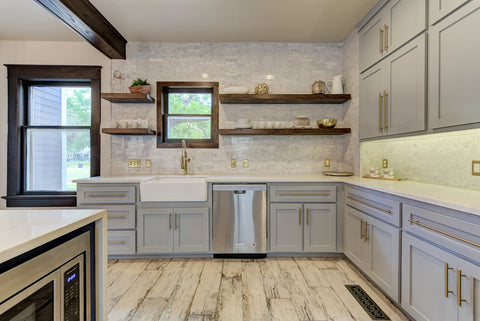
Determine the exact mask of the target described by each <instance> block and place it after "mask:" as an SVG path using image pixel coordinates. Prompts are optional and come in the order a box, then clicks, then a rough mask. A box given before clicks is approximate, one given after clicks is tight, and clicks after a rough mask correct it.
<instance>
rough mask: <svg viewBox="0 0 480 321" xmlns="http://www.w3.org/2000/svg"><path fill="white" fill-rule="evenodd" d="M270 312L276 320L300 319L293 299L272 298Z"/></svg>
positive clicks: (291, 320) (290, 320)
mask: <svg viewBox="0 0 480 321" xmlns="http://www.w3.org/2000/svg"><path fill="white" fill-rule="evenodd" d="M270 313H271V315H272V320H275V321H296V320H298V321H300V319H299V318H298V315H297V313H296V312H295V307H294V306H293V303H292V300H291V299H270Z"/></svg>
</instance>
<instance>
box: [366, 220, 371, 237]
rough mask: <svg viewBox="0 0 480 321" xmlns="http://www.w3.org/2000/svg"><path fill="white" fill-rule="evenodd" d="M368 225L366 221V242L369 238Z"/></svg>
mask: <svg viewBox="0 0 480 321" xmlns="http://www.w3.org/2000/svg"><path fill="white" fill-rule="evenodd" d="M369 225H370V224H368V223H367V221H365V241H368V240H369V239H370V238H369V237H368V226H369Z"/></svg>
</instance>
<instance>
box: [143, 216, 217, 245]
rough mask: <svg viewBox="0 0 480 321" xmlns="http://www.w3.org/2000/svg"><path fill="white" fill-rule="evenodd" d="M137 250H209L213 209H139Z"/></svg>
mask: <svg viewBox="0 0 480 321" xmlns="http://www.w3.org/2000/svg"><path fill="white" fill-rule="evenodd" d="M137 235H138V237H137V252H138V253H142V254H172V253H208V252H209V241H210V237H209V209H208V208H207V207H192V208H153V207H152V208H139V210H138V234H137Z"/></svg>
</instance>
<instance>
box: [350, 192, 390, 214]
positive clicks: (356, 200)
mask: <svg viewBox="0 0 480 321" xmlns="http://www.w3.org/2000/svg"><path fill="white" fill-rule="evenodd" d="M347 198H349V199H351V200H354V201H355V202H359V203H361V204H363V205H367V206H370V207H373V208H374V209H377V210H379V211H382V212H385V213H392V211H390V210H386V209H384V208H381V207H378V206H375V205H373V204H370V203H367V202H364V201H362V200H359V199H358V198H356V197H353V196H347Z"/></svg>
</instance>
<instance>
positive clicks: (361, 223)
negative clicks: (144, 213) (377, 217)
mask: <svg viewBox="0 0 480 321" xmlns="http://www.w3.org/2000/svg"><path fill="white" fill-rule="evenodd" d="M363 237H364V236H363V220H362V219H360V239H363Z"/></svg>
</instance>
